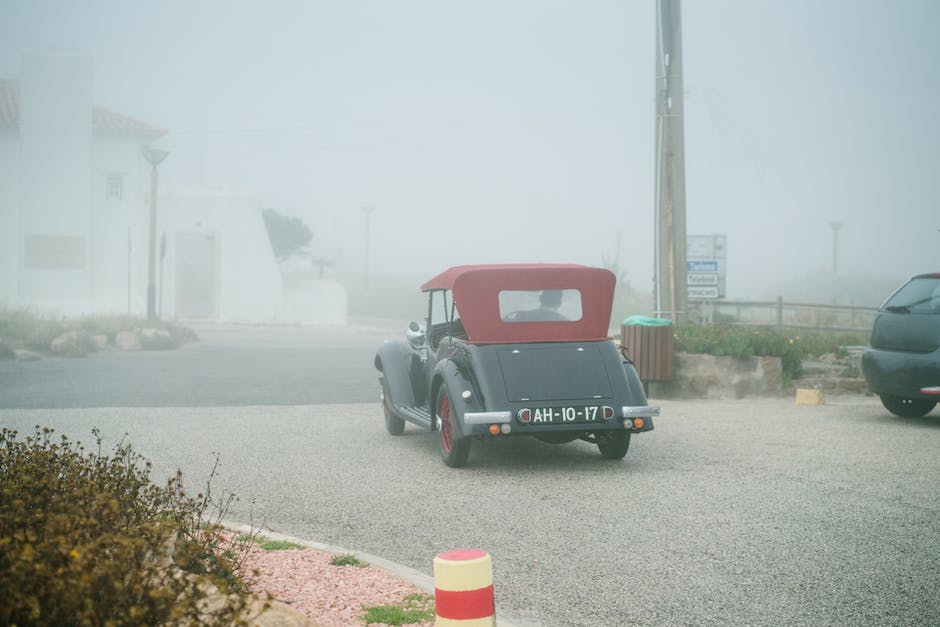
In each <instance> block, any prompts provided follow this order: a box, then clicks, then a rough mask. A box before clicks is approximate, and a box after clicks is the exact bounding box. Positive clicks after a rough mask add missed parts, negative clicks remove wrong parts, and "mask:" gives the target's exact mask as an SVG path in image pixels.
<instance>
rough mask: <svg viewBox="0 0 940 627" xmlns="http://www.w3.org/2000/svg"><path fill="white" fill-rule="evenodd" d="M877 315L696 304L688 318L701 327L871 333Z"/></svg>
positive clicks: (795, 306)
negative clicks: (722, 325)
mask: <svg viewBox="0 0 940 627" xmlns="http://www.w3.org/2000/svg"><path fill="white" fill-rule="evenodd" d="M877 311H878V309H877V308H875V307H857V306H854V305H821V304H815V303H788V302H784V300H783V297H781V296H778V297H777V300H775V301H736V300H716V301H709V302H707V303H696V306H695V312H694V313H692V316H691V318H692V319H693V320H696V319H697V320H698V321H699V322H702V323H719V322H721V323H727V324H731V325H737V326H749V327H775V328H778V329H784V328H795V329H827V330H831V331H866V332H867V331H871V325H872V322H873V321H874V318H875V313H876V312H877Z"/></svg>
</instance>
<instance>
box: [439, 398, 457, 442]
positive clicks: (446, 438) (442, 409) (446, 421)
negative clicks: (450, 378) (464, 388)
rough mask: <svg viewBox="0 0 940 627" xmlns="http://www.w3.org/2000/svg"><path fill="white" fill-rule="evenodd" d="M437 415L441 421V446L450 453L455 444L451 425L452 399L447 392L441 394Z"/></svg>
mask: <svg viewBox="0 0 940 627" xmlns="http://www.w3.org/2000/svg"><path fill="white" fill-rule="evenodd" d="M437 416H438V418H439V419H440V421H441V446H442V447H443V448H444V452H445V453H450V451H451V447H452V446H453V434H452V433H451V427H450V399H449V398H447V393H446V392H445V393H444V394H442V395H441V401H440V403H439V404H438V407H437Z"/></svg>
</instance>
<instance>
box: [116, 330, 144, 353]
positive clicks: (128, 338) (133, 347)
mask: <svg viewBox="0 0 940 627" xmlns="http://www.w3.org/2000/svg"><path fill="white" fill-rule="evenodd" d="M114 346H115V347H116V348H118V349H119V350H122V351H139V350H140V338H139V337H137V334H136V333H132V332H130V331H118V333H117V335H115V336H114Z"/></svg>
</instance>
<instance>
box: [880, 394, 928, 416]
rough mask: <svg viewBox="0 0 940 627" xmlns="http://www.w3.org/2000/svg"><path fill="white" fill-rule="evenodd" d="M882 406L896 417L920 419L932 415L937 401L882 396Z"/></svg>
mask: <svg viewBox="0 0 940 627" xmlns="http://www.w3.org/2000/svg"><path fill="white" fill-rule="evenodd" d="M881 404H882V405H884V406H885V409H887V410H888V411H890V412H891V413H892V414H894V415H895V416H900V417H901V418H920V417H921V416H924V415H926V414H929V413H930V410H931V409H933V408H934V406H935V405H936V404H937V401H925V400H923V399H917V398H901V397H900V396H890V395H888V394H882V395H881Z"/></svg>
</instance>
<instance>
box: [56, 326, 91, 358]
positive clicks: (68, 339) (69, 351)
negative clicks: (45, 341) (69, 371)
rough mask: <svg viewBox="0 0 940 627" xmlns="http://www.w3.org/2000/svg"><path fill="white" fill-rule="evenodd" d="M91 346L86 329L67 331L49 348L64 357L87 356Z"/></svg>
mask: <svg viewBox="0 0 940 627" xmlns="http://www.w3.org/2000/svg"><path fill="white" fill-rule="evenodd" d="M90 348H91V342H90V341H89V339H88V334H87V333H85V332H84V331H67V332H65V333H63V334H62V335H60V336H59V337H57V338H55V339H54V340H52V343H51V344H49V350H50V351H52V353H53V354H54V355H59V356H62V357H85V356H86V355H87V354H88V351H89V349H90Z"/></svg>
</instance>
